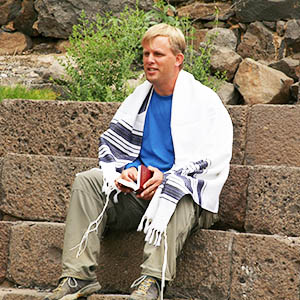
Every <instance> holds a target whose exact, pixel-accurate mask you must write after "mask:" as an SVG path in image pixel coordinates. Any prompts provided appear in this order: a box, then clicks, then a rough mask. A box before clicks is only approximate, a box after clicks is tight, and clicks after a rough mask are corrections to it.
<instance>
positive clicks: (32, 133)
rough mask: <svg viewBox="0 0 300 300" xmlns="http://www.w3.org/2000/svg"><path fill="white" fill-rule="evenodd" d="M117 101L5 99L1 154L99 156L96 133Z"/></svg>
mask: <svg viewBox="0 0 300 300" xmlns="http://www.w3.org/2000/svg"><path fill="white" fill-rule="evenodd" d="M119 105H120V103H103V102H102V103H99V102H70V101H68V102H64V101H44V100H43V101H30V100H4V101H2V102H1V104H0V127H1V131H0V140H1V141H3V145H1V146H0V156H3V155H4V154H5V153H7V152H14V153H20V154H43V155H59V156H77V157H93V158H96V157H98V146H99V136H100V134H101V133H102V132H103V131H104V130H105V129H106V128H107V127H108V124H109V122H110V120H111V119H112V117H113V115H114V113H115V111H116V110H117V108H118V106H119Z"/></svg>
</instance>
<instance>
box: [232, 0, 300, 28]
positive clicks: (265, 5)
mask: <svg viewBox="0 0 300 300" xmlns="http://www.w3.org/2000/svg"><path fill="white" fill-rule="evenodd" d="M234 2H235V5H234V7H235V13H236V16H237V18H238V19H239V21H240V22H244V23H251V22H254V21H263V20H265V21H277V20H282V19H294V18H295V19H299V18H300V2H299V0H280V1H274V0H264V1H257V0H242V1H240V0H239V1H238V0H235V1H234Z"/></svg>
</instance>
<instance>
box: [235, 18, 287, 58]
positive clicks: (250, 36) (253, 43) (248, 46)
mask: <svg viewBox="0 0 300 300" xmlns="http://www.w3.org/2000/svg"><path fill="white" fill-rule="evenodd" d="M277 44H281V43H278V42H277V41H276V40H275V35H274V34H273V32H272V31H271V30H270V29H268V28H267V27H266V26H264V25H263V24H262V23H261V22H255V23H251V24H250V25H249V27H248V30H247V32H246V34H245V35H244V37H243V39H242V41H241V43H240V44H239V46H238V47H237V53H238V54H239V55H241V56H242V57H243V58H246V57H251V58H253V59H255V60H259V59H262V60H266V61H270V60H274V59H276V54H277V52H276V48H277V46H276V45H277Z"/></svg>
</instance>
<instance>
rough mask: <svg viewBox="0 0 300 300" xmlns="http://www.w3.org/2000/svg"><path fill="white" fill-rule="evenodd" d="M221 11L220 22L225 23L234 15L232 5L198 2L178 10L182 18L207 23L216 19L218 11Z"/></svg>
mask: <svg viewBox="0 0 300 300" xmlns="http://www.w3.org/2000/svg"><path fill="white" fill-rule="evenodd" d="M217 10H218V11H219V14H218V20H220V21H225V20H228V19H229V18H230V17H231V16H233V15H234V11H233V10H232V8H231V4H230V3H220V2H217V3H202V1H201V2H200V1H196V2H194V3H191V4H188V5H185V6H183V7H180V8H178V10H177V12H178V15H179V16H180V17H182V16H185V17H190V18H194V19H198V20H199V19H200V20H205V21H211V20H215V19H216V11H217Z"/></svg>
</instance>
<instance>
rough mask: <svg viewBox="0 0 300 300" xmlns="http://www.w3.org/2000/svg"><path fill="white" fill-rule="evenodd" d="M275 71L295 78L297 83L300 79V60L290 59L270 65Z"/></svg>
mask: <svg viewBox="0 0 300 300" xmlns="http://www.w3.org/2000/svg"><path fill="white" fill-rule="evenodd" d="M269 66H270V67H271V68H273V69H276V70H278V71H281V72H283V73H284V74H285V75H287V76H289V77H291V78H293V79H294V80H295V81H298V80H299V77H300V60H298V59H293V58H290V57H286V58H283V59H281V60H279V61H276V62H273V63H271V64H269Z"/></svg>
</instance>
